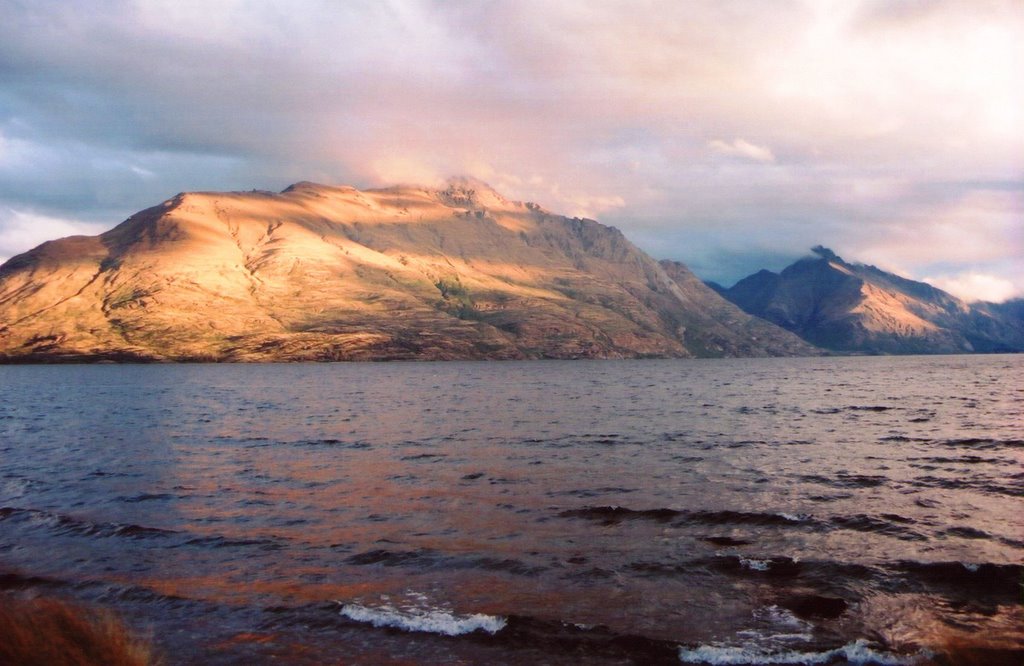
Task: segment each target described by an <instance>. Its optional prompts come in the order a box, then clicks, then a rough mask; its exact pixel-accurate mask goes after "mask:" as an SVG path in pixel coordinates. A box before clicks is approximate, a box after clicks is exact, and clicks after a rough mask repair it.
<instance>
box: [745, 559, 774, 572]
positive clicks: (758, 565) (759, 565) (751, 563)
mask: <svg viewBox="0 0 1024 666" xmlns="http://www.w3.org/2000/svg"><path fill="white" fill-rule="evenodd" d="M740 564H741V565H743V566H745V567H746V568H748V569H750V570H751V571H768V569H769V568H770V567H771V566H772V563H771V561H770V560H755V559H748V558H746V557H741V558H740Z"/></svg>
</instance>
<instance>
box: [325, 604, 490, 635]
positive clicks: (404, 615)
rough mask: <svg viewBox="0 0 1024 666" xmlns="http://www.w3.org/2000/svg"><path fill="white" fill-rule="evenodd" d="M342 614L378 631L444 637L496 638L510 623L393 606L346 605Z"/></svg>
mask: <svg viewBox="0 0 1024 666" xmlns="http://www.w3.org/2000/svg"><path fill="white" fill-rule="evenodd" d="M341 614H342V615H343V616H345V617H347V618H348V619H350V620H352V621H354V622H363V623H367V624H371V625H373V626H374V627H378V628H379V627H391V628H393V629H401V630H402V631H414V632H426V633H431V634H440V635H442V636H462V635H465V634H472V633H474V632H484V633H488V634H491V635H492V636H493V635H494V634H496V633H498V632H499V631H501V630H502V629H504V628H505V625H506V624H507V623H508V620H507V619H506V618H503V617H499V616H496V615H484V614H483V613H474V614H472V615H456V614H455V613H452V612H450V611H447V610H442V609H437V608H405V609H399V608H396V607H394V606H390V605H385V606H378V607H371V606H363V605H360V604H352V603H349V604H343V605H342V607H341Z"/></svg>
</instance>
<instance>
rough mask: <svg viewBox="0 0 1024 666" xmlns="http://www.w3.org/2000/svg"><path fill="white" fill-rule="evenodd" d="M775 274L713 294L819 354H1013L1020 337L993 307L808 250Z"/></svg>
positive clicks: (1022, 344) (1022, 343)
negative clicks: (819, 350) (808, 344)
mask: <svg viewBox="0 0 1024 666" xmlns="http://www.w3.org/2000/svg"><path fill="white" fill-rule="evenodd" d="M814 252H815V255H816V256H814V257H808V258H806V259H801V260H800V261H797V262H796V263H794V264H792V265H790V266H789V267H787V268H786V269H784V270H783V271H782V272H781V273H778V274H776V273H772V272H770V271H760V272H758V273H755V274H754V275H751V276H749V277H746V278H744V279H743V280H740V281H739V282H737V283H736V284H735V285H734V286H733V287H731V288H729V289H723V290H721V291H720V293H721V294H722V295H723V296H725V297H726V298H728V299H729V300H730V301H732V302H733V303H735V304H736V305H738V306H739V307H741V308H742V309H743V310H744V311H746V312H748V313H750V314H753V315H756V316H758V317H762V318H764V319H766V320H768V321H770V322H772V323H774V324H777V325H779V326H781V327H782V328H785V329H787V330H789V331H793V332H794V333H796V334H798V335H799V336H800V337H802V338H803V339H805V340H807V341H809V342H811V343H813V344H815V345H817V346H820V347H823V348H826V349H832V350H836V351H846V352H864V353H889V354H900V353H923V354H927V353H965V352H974V351H982V352H992V351H1020V350H1022V349H1024V334H1022V327H1021V326H1020V325H1019V324H1016V325H1015V324H1014V323H1013V321H1012V320H1011V318H1009V317H1007V316H1006V314H1005V313H1003V312H1002V311H1001V310H1000V308H999V306H983V305H970V304H967V303H965V302H963V301H961V300H959V299H957V298H955V297H953V296H951V295H950V294H947V293H946V292H944V291H942V290H941V289H936V288H935V287H933V286H931V285H929V284H926V283H924V282H915V281H913V280H908V279H906V278H901V277H899V276H897V275H893V274H892V273H887V272H885V271H882V270H879V269H878V268H875V267H874V266H865V265H862V264H851V263H847V262H846V261H844V260H843V259H842V258H841V257H839V256H838V255H836V254H835V253H834V252H832V251H831V250H828V249H826V248H822V247H817V248H814Z"/></svg>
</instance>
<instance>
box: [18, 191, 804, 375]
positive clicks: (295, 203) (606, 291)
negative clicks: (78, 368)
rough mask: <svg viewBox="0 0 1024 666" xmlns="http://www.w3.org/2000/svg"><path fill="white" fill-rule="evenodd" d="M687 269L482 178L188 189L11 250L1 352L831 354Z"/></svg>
mask: <svg viewBox="0 0 1024 666" xmlns="http://www.w3.org/2000/svg"><path fill="white" fill-rule="evenodd" d="M671 268H672V270H666V268H665V267H663V266H660V265H659V264H658V263H657V262H655V261H654V260H653V259H651V258H650V257H648V256H647V255H645V254H644V253H643V252H641V251H640V250H638V249H637V248H636V247H635V246H633V244H632V243H630V242H629V241H628V240H626V238H625V237H624V236H623V235H622V234H621V233H620V232H619V231H618V230H616V229H614V228H611V227H606V226H603V225H601V224H598V223H597V222H594V221H592V220H586V219H579V218H567V217H563V216H559V215H555V214H553V213H550V212H548V211H546V210H544V209H543V208H541V207H540V206H537V205H535V204H531V203H521V202H513V201H509V200H507V199H505V198H504V197H502V196H501V195H500V194H498V193H497V192H495V191H494V190H493V189H491V188H490V187H488V186H487V185H486V184H484V183H480V182H478V181H474V180H470V179H455V180H452V181H450V182H449V183H447V185H446V186H444V187H442V188H423V187H415V186H402V187H392V188H387V189H378V190H367V191H360V190H358V189H356V188H353V187H332V186H326V185H318V184H315V183H308V182H302V183H296V184H295V185H292V186H290V187H288V188H287V189H285V190H284V191H283V192H281V193H278V194H275V193H271V192H257V191H253V192H244V193H243V192H229V193H218V192H196V193H182V194H178V195H177V196H175V197H173V198H171V199H169V200H167V201H165V202H163V203H161V204H159V205H157V206H154V207H152V208H149V209H146V210H143V211H141V212H139V213H137V214H135V215H133V216H132V217H130V218H129V219H127V220H126V221H124V222H123V223H121V224H120V225H118V226H117V227H115V228H113V229H111V230H110V231H107V232H106V233H103V234H100V235H99V236H89V237H86V236H74V237H70V238H64V239H61V240H56V241H50V242H47V243H43V244H42V245H40V246H39V247H37V248H35V249H33V250H30V251H29V252H26V253H24V254H22V255H19V256H17V257H14V258H12V259H11V260H10V261H8V262H7V263H6V264H4V265H3V266H0V360H6V361H65V360H104V359H109V360H154V361H196V360H211V361H276V360H383V359H515V358H581V357H591V358H623V357H644V356H659V357H687V356H736V355H790V354H810V353H816V350H815V349H814V348H813V347H811V346H809V345H807V344H806V343H804V342H803V341H801V340H799V338H797V337H796V336H794V335H792V334H790V333H788V332H786V331H782V330H781V329H779V328H777V327H775V326H772V325H770V324H767V323H765V322H761V321H759V320H756V319H754V318H751V317H750V316H749V315H746V314H744V313H742V312H741V311H740V310H739V309H738V308H736V307H734V306H732V305H731V304H728V303H726V302H725V301H724V300H722V299H721V298H719V297H718V296H717V295H716V294H714V293H713V292H712V291H711V290H710V289H708V288H707V287H705V286H704V285H703V284H701V283H699V281H697V280H696V279H689V277H692V276H689V277H688V272H686V271H685V269H684V268H682V267H671ZM707 303H713V304H714V309H715V315H714V316H711V315H709V313H708V311H707V310H706V308H705V306H706V304H707Z"/></svg>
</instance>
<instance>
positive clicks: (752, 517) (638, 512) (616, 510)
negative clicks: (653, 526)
mask: <svg viewBox="0 0 1024 666" xmlns="http://www.w3.org/2000/svg"><path fill="white" fill-rule="evenodd" d="M558 516H559V517H560V518H585V519H587V520H597V521H600V522H601V523H602V524H604V525H614V524H617V523H621V522H623V521H627V520H651V521H655V522H660V523H667V522H670V521H672V522H674V523H675V524H679V525H683V524H688V523H689V524H700V525H733V524H738V525H801V524H807V523H809V522H810V521H811V519H810V518H809V517H808V516H804V515H794V514H790V513H781V512H780V513H767V512H761V511H732V510H724V511H683V510H678V509H668V508H659V509H629V508H626V507H621V506H589V507H583V508H581V509H567V510H565V511H562V512H561V513H559V514H558Z"/></svg>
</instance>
